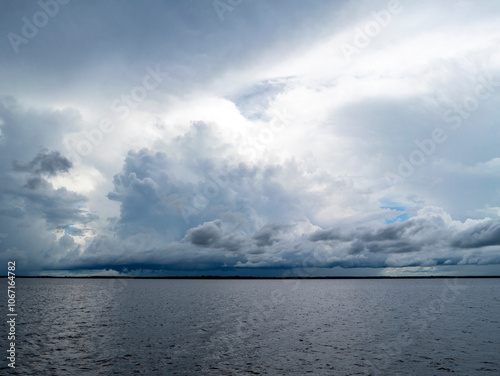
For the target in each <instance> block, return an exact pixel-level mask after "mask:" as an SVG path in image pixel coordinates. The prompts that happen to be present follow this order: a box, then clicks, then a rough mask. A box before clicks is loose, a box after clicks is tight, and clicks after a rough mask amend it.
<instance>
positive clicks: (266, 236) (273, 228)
mask: <svg viewBox="0 0 500 376" xmlns="http://www.w3.org/2000/svg"><path fill="white" fill-rule="evenodd" d="M290 227H291V226H290V225H286V224H280V223H269V224H267V225H265V226H264V227H262V228H261V229H260V230H258V231H256V232H255V235H254V236H253V239H254V240H255V241H256V244H257V246H258V247H263V246H268V245H273V244H274V243H276V242H278V241H279V237H280V234H281V233H282V232H283V231H285V230H286V229H288V228H290Z"/></svg>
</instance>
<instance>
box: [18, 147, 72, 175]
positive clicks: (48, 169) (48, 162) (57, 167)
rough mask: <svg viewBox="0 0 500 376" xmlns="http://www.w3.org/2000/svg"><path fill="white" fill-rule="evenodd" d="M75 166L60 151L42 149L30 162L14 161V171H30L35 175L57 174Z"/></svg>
mask: <svg viewBox="0 0 500 376" xmlns="http://www.w3.org/2000/svg"><path fill="white" fill-rule="evenodd" d="M72 166H73V164H72V163H71V161H69V160H68V159H66V158H65V157H63V156H62V155H61V153H59V152H58V151H51V152H49V151H48V150H42V151H40V152H39V153H38V154H37V155H36V156H35V158H33V159H32V160H31V161H30V162H28V163H20V162H18V161H16V160H15V161H14V162H13V168H14V171H18V172H30V173H32V174H35V175H47V176H55V175H57V174H59V173H61V172H68V171H69V170H70V168H71V167H72Z"/></svg>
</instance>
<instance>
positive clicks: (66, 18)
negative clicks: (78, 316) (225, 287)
mask: <svg viewBox="0 0 500 376" xmlns="http://www.w3.org/2000/svg"><path fill="white" fill-rule="evenodd" d="M113 4H115V5H113ZM116 5H119V6H116ZM386 7H387V2H382V1H375V2H370V3H361V4H360V3H355V2H345V1H341V2H328V1H319V2H314V3H305V2H302V1H298V0H297V1H296V0H290V1H285V0H279V1H275V2H272V3H270V2H266V1H260V0H257V1H252V2H248V3H247V2H244V3H242V4H241V5H240V6H238V7H237V8H235V9H234V11H233V12H230V13H227V14H226V17H225V20H224V22H220V19H219V17H218V16H217V12H216V11H215V10H214V9H213V5H212V3H211V2H207V3H206V4H202V3H200V2H196V1H191V0H187V1H184V2H175V1H152V2H151V4H150V6H149V7H147V8H146V7H144V6H142V5H140V4H136V3H133V2H130V3H128V4H126V5H124V6H122V4H121V3H120V4H118V2H116V1H115V0H113V1H110V2H106V3H102V2H96V3H95V4H90V5H89V4H87V3H85V4H80V5H78V6H75V4H73V3H71V2H70V3H69V4H67V5H64V7H63V6H61V7H60V11H59V13H58V14H57V16H55V17H52V18H51V19H50V24H49V25H47V26H46V27H44V28H43V30H40V31H39V32H38V33H37V35H36V37H34V38H30V40H29V43H27V44H25V45H24V44H23V45H22V46H20V51H19V53H17V54H16V53H14V51H13V50H12V46H10V45H9V41H8V38H4V39H3V41H1V42H0V50H1V51H2V56H3V57H4V58H3V60H2V64H1V67H0V74H1V75H2V77H3V78H4V79H3V81H2V88H0V179H1V181H2V185H1V186H0V193H1V197H0V226H1V228H2V232H1V234H0V239H1V243H0V258H1V259H2V260H4V259H5V260H6V259H7V258H9V257H17V258H18V259H19V260H22V261H23V262H22V263H20V264H21V265H25V267H26V270H29V271H30V272H33V273H39V272H41V271H43V270H56V269H57V270H60V269H65V268H66V269H68V270H84V269H96V270H97V269H114V270H117V271H119V272H127V271H128V272H130V271H131V270H135V271H136V272H137V273H147V270H148V269H149V270H154V271H158V273H160V274H161V272H163V271H169V272H171V273H176V272H177V273H182V272H183V271H186V270H190V271H192V272H193V273H204V271H206V270H211V271H215V273H217V271H224V272H228V273H230V272H231V273H233V274H238V271H241V270H243V269H245V268H247V270H251V271H252V272H248V271H247V272H248V273H253V271H255V273H259V270H260V272H263V271H264V270H271V269H272V270H274V271H275V273H279V272H278V271H280V270H283V269H290V268H292V269H293V268H305V267H307V268H309V267H310V268H318V269H320V271H318V272H317V273H319V274H321V273H322V272H321V271H322V270H325V271H327V270H330V271H331V270H334V269H332V268H340V267H342V268H349V269H351V270H353V273H357V272H359V271H357V270H358V268H390V269H387V270H393V269H394V270H396V269H397V268H401V269H400V270H406V269H404V268H417V269H418V270H431V269H432V268H435V269H432V270H437V272H439V271H440V270H445V269H446V267H452V266H453V267H456V268H455V269H453V270H459V269H460V268H461V267H465V266H467V265H486V264H491V265H494V264H495V263H497V264H498V263H500V261H499V256H498V254H499V251H500V248H499V247H500V244H499V240H498V239H499V230H498V228H499V226H498V221H499V220H500V219H499V218H500V217H499V215H500V212H498V210H497V209H498V204H497V202H498V198H499V197H500V196H499V191H498V176H499V166H500V164H499V160H500V159H499V157H498V145H497V144H498V139H499V135H500V133H499V132H500V131H499V128H498V126H497V124H496V119H498V116H499V115H500V113H499V108H500V107H499V106H498V104H499V103H500V95H499V93H500V90H499V81H498V80H499V77H500V76H499V75H498V74H499V72H500V55H499V54H498V47H499V44H498V41H499V40H500V33H499V32H498V28H497V27H496V25H498V22H499V18H498V14H500V13H499V12H496V11H495V9H498V7H499V5H498V3H496V2H494V1H485V2H481V3H478V2H473V1H462V2H460V4H458V5H457V4H455V5H453V6H452V7H449V6H448V5H443V4H439V3H433V2H418V3H416V2H412V3H411V4H410V3H407V4H403V5H402V8H403V9H402V11H401V12H399V13H398V14H392V17H391V19H390V22H389V23H388V24H387V25H386V26H384V27H383V28H382V29H381V32H380V33H378V35H375V36H373V35H371V36H370V38H369V39H370V41H369V43H367V44H366V46H365V47H363V48H361V47H359V46H358V47H359V48H358V51H357V53H355V54H353V55H352V56H350V59H346V57H345V56H344V54H343V53H342V46H343V45H345V43H355V38H356V34H357V33H358V30H363V28H364V27H366V25H368V22H372V23H371V25H373V21H374V18H373V17H374V16H373V14H374V12H379V11H381V10H383V9H385V8H386ZM4 10H5V12H3V13H2V14H1V15H0V21H2V22H0V30H2V32H3V35H7V34H8V33H9V32H11V31H14V32H18V33H19V32H21V31H20V27H21V25H22V23H21V18H22V17H24V16H26V17H28V18H29V17H31V16H32V15H33V14H35V12H37V11H39V10H40V8H39V5H38V4H37V3H33V4H28V3H23V2H9V3H8V4H7V5H6V6H5V9H4ZM443 14H447V17H446V19H443V17H442V15H443ZM89 19H92V27H91V28H88V27H84V25H86V24H88V20H89ZM124 20H125V21H126V22H125V23H124ZM311 20H314V22H311ZM125 24H126V27H124V25H125ZM144 25H147V27H144ZM358 28H359V29H358ZM96 36H98V38H96ZM76 50H78V53H75V51H76ZM415 51H418V54H417V55H415ZM348 60H350V61H348ZM33 61H36V62H37V69H31V68H30V67H31V66H32V62H33ZM61 62H65V64H63V65H64V66H63V65H61ZM157 66H159V67H161V71H162V72H165V73H164V75H163V76H162V77H163V80H162V82H161V83H160V84H159V85H158V87H157V88H155V89H154V90H150V91H149V90H148V92H147V97H144V98H143V97H141V90H140V89H141V87H144V83H143V79H144V76H145V74H146V72H147V67H157ZM19 77H22V79H21V80H19ZM89 77H91V78H92V79H89ZM484 80H486V81H488V82H489V83H488V84H487V86H488V89H487V90H486V91H485V90H482V91H480V94H482V99H480V100H479V99H478V97H477V95H476V89H477V87H478V85H479V84H480V83H481V82H483V85H485V84H484ZM483 89H484V88H483ZM48 92H50V93H51V95H50V96H47V94H46V93H48ZM117 100H118V101H119V103H121V104H125V103H127V109H128V111H127V115H124V114H123V113H117V112H116V106H113V103H116V101H117ZM476 102H477V103H476ZM450 111H451V112H450ZM445 114H448V117H447V116H446V115H445ZM450 114H451V115H452V116H454V118H453V119H454V120H453V121H450V118H449V115H450ZM457 116H458V120H457ZM103 119H109V120H110V121H111V122H112V123H113V129H112V131H110V133H106V134H104V133H103V132H100V130H101V129H100V128H99V125H100V124H102V121H103ZM457 121H458V124H459V125H460V126H459V127H456V126H455V127H454V125H456V124H457ZM438 128H439V129H441V131H442V132H443V133H444V134H446V141H444V142H442V143H439V144H435V145H434V146H435V147H434V148H433V149H432V152H429V149H428V148H427V149H425V150H423V149H422V147H421V146H419V145H422V143H423V142H424V141H425V140H428V139H431V138H432V134H433V131H434V130H435V129H438ZM97 130H99V132H100V133H99V134H97V133H96V132H97ZM83 144H85V145H90V146H91V147H88V148H87V149H89V150H91V151H90V152H89V153H87V154H88V155H79V154H78V153H79V152H78V147H77V145H83ZM75 145H76V147H75ZM427 145H428V144H427ZM426 151H427V152H426ZM418 153H420V154H422V155H423V158H421V159H420V160H416V159H415V158H414V157H415V156H416V155H418ZM410 161H413V162H411V163H412V164H413V165H410V169H411V173H409V174H408V176H405V177H404V179H401V180H400V181H399V182H398V184H394V185H391V184H388V182H387V181H386V179H385V175H386V172H392V173H394V174H398V169H400V167H401V164H402V163H406V164H405V166H406V167H408V163H410ZM471 192H472V193H471ZM429 268H430V269H429ZM417 269H415V270H417ZM335 270H338V269H335ZM489 270H491V269H489ZM359 273H362V272H359Z"/></svg>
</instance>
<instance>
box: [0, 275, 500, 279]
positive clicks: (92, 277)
mask: <svg viewBox="0 0 500 376" xmlns="http://www.w3.org/2000/svg"><path fill="white" fill-rule="evenodd" d="M0 278H7V276H0ZM17 278H59V279H61V278H62V279H68V278H71V279H444V278H462V279H465V278H469V279H471V278H500V276H373V277H240V276H228V277H224V276H179V277H125V276H116V277H115V276H16V279H17Z"/></svg>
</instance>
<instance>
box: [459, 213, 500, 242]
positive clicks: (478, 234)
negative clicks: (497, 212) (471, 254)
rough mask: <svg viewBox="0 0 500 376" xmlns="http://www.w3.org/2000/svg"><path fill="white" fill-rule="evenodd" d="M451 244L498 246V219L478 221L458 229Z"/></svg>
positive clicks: (499, 238) (499, 222) (499, 233)
mask: <svg viewBox="0 0 500 376" xmlns="http://www.w3.org/2000/svg"><path fill="white" fill-rule="evenodd" d="M451 245H452V246H454V247H458V248H481V247H488V246H495V245H496V246H500V220H490V221H488V222H484V223H479V224H477V225H475V226H473V227H472V228H469V229H466V230H464V231H460V232H459V233H458V234H456V235H455V236H454V237H453V240H452V241H451Z"/></svg>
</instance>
